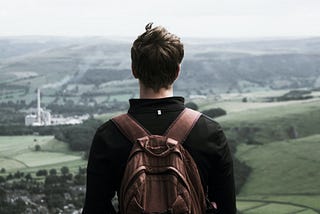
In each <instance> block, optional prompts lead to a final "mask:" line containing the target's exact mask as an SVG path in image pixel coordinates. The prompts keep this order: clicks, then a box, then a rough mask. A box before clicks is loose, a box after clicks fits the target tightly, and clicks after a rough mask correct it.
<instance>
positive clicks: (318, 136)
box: [205, 99, 320, 214]
mask: <svg viewBox="0 0 320 214" xmlns="http://www.w3.org/2000/svg"><path fill="white" fill-rule="evenodd" d="M232 104H233V105H232ZM238 104H239V105H236V102H230V101H228V102H224V103H220V104H219V103H216V104H215V105H216V106H219V107H221V106H223V107H225V109H229V111H227V112H230V113H228V115H226V116H223V117H220V118H217V120H218V121H219V122H220V123H221V124H222V126H223V127H224V128H226V129H227V131H226V133H227V136H228V137H232V138H236V139H237V137H238V140H239V142H237V143H238V146H237V152H236V157H237V158H238V159H239V160H241V161H243V162H245V163H246V164H247V165H248V166H250V167H251V168H252V172H251V174H250V176H249V178H248V180H247V182H246V184H245V185H244V186H243V187H242V189H241V192H240V194H239V195H238V197H237V206H238V209H239V210H240V211H242V213H267V214H268V213H299V214H304V213H319V212H320V182H319V178H320V171H319V169H320V159H319V157H320V129H319V124H320V100H319V99H312V100H308V101H290V102H280V103H266V104H265V105H264V106H263V103H238ZM246 105H247V106H248V108H245V107H244V106H246ZM254 105H256V106H257V107H256V108H255V107H254ZM205 108H208V106H206V107H205ZM243 127H245V128H249V129H250V128H251V130H253V129H254V130H255V131H253V132H252V133H250V135H251V137H252V138H254V139H255V140H256V143H255V144H247V143H246V142H245V140H244V138H243V137H242V136H241V134H239V133H237V132H236V131H234V129H235V128H238V130H239V128H243ZM292 127H293V129H294V130H295V132H296V136H295V137H294V138H292V137H290V136H289V134H288V130H289V129H290V128H292Z"/></svg>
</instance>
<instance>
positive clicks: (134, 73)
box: [131, 64, 138, 79]
mask: <svg viewBox="0 0 320 214" xmlns="http://www.w3.org/2000/svg"><path fill="white" fill-rule="evenodd" d="M131 72H132V75H133V76H134V78H136V79H138V75H137V73H136V71H135V70H134V69H133V65H132V64H131Z"/></svg>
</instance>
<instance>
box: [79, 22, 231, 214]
mask: <svg viewBox="0 0 320 214" xmlns="http://www.w3.org/2000/svg"><path fill="white" fill-rule="evenodd" d="M183 56H184V48H183V44H182V43H181V42H180V38H178V37H177V36H175V35H174V34H171V33H169V32H168V31H167V30H166V29H165V28H163V27H155V28H152V24H148V25H147V26H146V32H144V33H143V34H141V35H140V36H139V37H138V38H137V39H136V40H135V41H134V43H133V46H132V48H131V60H132V74H133V76H134V77H135V78H136V79H138V80H139V86H140V99H131V100H130V108H129V110H128V113H129V114H130V115H131V116H132V117H133V118H135V119H136V120H137V121H138V122H139V123H140V124H141V125H142V126H143V127H145V128H147V129H148V131H149V132H150V133H152V134H156V135H162V134H163V133H164V132H165V131H166V129H167V128H168V127H169V126H170V124H171V123H172V122H173V121H174V120H175V119H176V117H177V116H178V115H179V114H180V113H181V112H182V111H183V109H184V108H185V106H184V98H182V97H174V96H173V83H174V81H175V80H176V79H177V77H178V75H179V72H180V64H181V61H182V59H183ZM183 146H184V148H185V149H186V150H187V151H188V152H189V153H190V154H191V156H192V157H193V159H194V161H195V163H196V164H197V167H198V169H199V173H200V177H201V182H202V185H203V188H204V191H205V192H207V193H208V198H209V200H210V201H211V202H214V204H215V205H216V206H217V209H218V213H223V214H233V213H236V206H235V189H234V177H233V162H232V158H231V154H230V151H229V147H228V143H227V140H226V137H225V135H224V133H223V131H222V129H221V127H220V125H219V124H218V123H217V122H215V121H213V120H212V119H211V118H209V117H207V116H205V115H202V116H201V117H200V118H199V120H198V122H197V123H196V124H195V126H194V127H193V129H192V130H191V132H190V134H189V135H188V137H187V139H186V141H185V142H184V144H183ZM131 148H132V143H131V142H130V141H129V140H128V139H127V138H126V137H125V136H124V135H123V134H121V132H120V131H119V130H118V128H117V127H116V125H115V124H114V123H113V122H112V121H111V120H110V121H107V122H106V123H105V124H103V125H102V126H101V127H100V128H99V129H98V130H97V132H96V135H95V137H94V139H93V142H92V146H91V151H90V155H89V161H88V168H87V192H86V200H85V205H84V209H83V213H85V214H87V213H90V214H92V213H116V211H115V210H114V208H113V206H112V203H111V200H112V198H113V197H114V195H115V193H116V192H119V189H120V184H121V180H122V176H123V174H124V169H125V166H126V162H127V158H128V156H129V153H130V150H131Z"/></svg>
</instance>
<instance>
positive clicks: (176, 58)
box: [131, 23, 184, 92]
mask: <svg viewBox="0 0 320 214" xmlns="http://www.w3.org/2000/svg"><path fill="white" fill-rule="evenodd" d="M183 56H184V49H183V44H182V43H181V42H180V38H179V37H177V36H176V35H174V34H172V33H170V32H168V31H167V30H166V29H165V28H163V27H161V26H158V27H154V28H152V23H150V24H148V25H147V26H146V32H144V33H143V34H141V35H140V36H139V37H138V38H137V39H136V40H135V41H134V43H133V45H132V48H131V60H132V69H133V71H134V73H135V75H136V77H137V78H138V79H139V80H140V81H141V82H142V83H143V85H144V86H145V87H147V88H152V89H153V90H154V91H155V92H158V91H159V90H160V89H161V88H168V87H169V86H170V85H171V84H172V83H173V82H174V81H175V79H176V78H177V75H178V71H179V65H180V63H181V61H182V59H183Z"/></svg>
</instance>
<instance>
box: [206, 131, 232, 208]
mask: <svg viewBox="0 0 320 214" xmlns="http://www.w3.org/2000/svg"><path fill="white" fill-rule="evenodd" d="M212 130H214V131H213V132H212V133H211V134H210V135H209V138H208V143H209V146H211V147H212V148H214V152H213V155H212V156H210V158H209V160H210V162H211V167H210V168H211V169H210V170H209V173H208V196H209V199H210V200H211V201H213V202H215V203H216V204H217V207H218V212H217V213H223V214H235V213H236V212H237V211H236V197H235V183H234V171H233V160H232V155H231V152H230V149H229V145H228V142H227V139H226V136H225V134H224V132H223V130H222V128H221V126H220V125H217V126H216V128H213V129H212Z"/></svg>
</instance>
